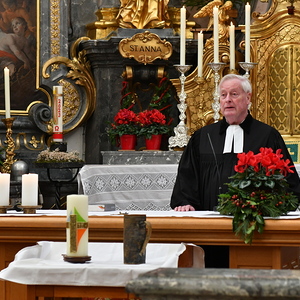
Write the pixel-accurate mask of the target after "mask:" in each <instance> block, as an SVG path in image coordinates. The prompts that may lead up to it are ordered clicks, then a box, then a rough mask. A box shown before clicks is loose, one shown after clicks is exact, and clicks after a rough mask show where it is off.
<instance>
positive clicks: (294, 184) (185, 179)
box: [171, 74, 300, 268]
mask: <svg viewBox="0 0 300 300" xmlns="http://www.w3.org/2000/svg"><path fill="white" fill-rule="evenodd" d="M251 93H252V88H251V84H250V82H249V80H248V79H246V78H245V77H243V76H239V75H235V74H229V75H226V76H224V77H223V78H222V80H221V82H220V85H219V95H220V105H221V112H222V114H223V116H224V118H223V119H222V120H221V121H219V122H217V123H214V124H211V125H208V126H205V127H203V128H201V129H199V130H198V131H196V132H195V133H194V134H193V136H192V137H191V139H190V141H189V143H188V145H187V147H186V149H185V151H184V153H183V154H182V157H181V160H180V163H179V166H178V174H177V178H176V182H175V186H174V189H173V193H172V197H171V207H172V208H173V209H174V210H176V211H193V210H213V209H214V208H215V207H216V206H217V204H218V195H219V194H221V193H225V192H226V191H227V186H226V185H225V184H224V183H227V182H229V181H230V179H229V177H230V176H232V175H233V174H234V173H235V172H234V166H235V164H236V163H237V153H241V152H248V151H250V150H251V151H253V152H254V153H258V152H259V149H260V148H261V147H268V148H272V149H273V150H274V151H275V150H276V149H282V154H283V155H284V157H285V159H287V158H288V159H290V160H291V157H290V155H289V153H288V150H287V148H286V146H285V143H284V141H283V139H282V137H281V135H280V133H279V132H278V131H277V130H276V129H274V128H273V127H271V126H269V125H267V124H264V123H262V122H260V121H258V120H255V119H254V118H253V117H252V116H251V114H250V113H249V111H248V107H249V105H250V101H251ZM291 161H292V160H291ZM287 180H288V183H289V187H290V189H291V190H292V191H293V192H294V193H295V194H296V195H297V196H298V198H300V197H299V196H300V181H299V177H298V174H297V172H295V173H291V174H289V177H288V178H287ZM201 247H202V248H203V249H204V251H205V267H206V268H228V267H229V259H228V257H229V248H228V246H207V245H204V246H201Z"/></svg>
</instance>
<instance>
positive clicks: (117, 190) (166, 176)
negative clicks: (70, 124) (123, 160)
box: [78, 164, 178, 211]
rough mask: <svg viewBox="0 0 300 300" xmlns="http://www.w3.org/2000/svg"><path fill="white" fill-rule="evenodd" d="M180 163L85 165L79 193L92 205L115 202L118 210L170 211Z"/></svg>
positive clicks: (81, 173)
mask: <svg viewBox="0 0 300 300" xmlns="http://www.w3.org/2000/svg"><path fill="white" fill-rule="evenodd" d="M177 168H178V165H177V164H163V165H153V164H151V165H85V166H84V167H83V168H82V169H81V170H80V172H79V180H78V185H79V193H84V194H85V195H88V196H89V204H90V205H97V204H115V205H116V210H148V211H149V210H156V211H158V210H164V211H165V210H170V209H171V208H170V198H171V193H172V190H173V186H174V183H175V179H176V175H177Z"/></svg>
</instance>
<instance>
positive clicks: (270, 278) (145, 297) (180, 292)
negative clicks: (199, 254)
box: [126, 268, 300, 300]
mask: <svg viewBox="0 0 300 300" xmlns="http://www.w3.org/2000/svg"><path fill="white" fill-rule="evenodd" d="M126 290H127V291H128V292H130V293H134V294H135V295H136V296H138V297H140V298H141V299H142V300H154V299H155V300H179V299H180V300H181V299H184V300H198V299H205V300H220V299H221V300H227V299H230V300H232V299H234V300H245V299H255V300H266V299H268V300H269V299H272V300H277V299H278V300H279V299H280V300H282V299H285V300H290V299H300V271H299V270H298V271H297V270H274V269H273V270H259V269H258V270H254V269H192V268H189V269H188V268H182V269H181V268H180V269H178V268H174V269H157V270H154V271H151V272H148V273H145V274H143V275H140V276H139V277H138V278H137V279H135V280H132V281H130V282H129V283H128V284H127V285H126Z"/></svg>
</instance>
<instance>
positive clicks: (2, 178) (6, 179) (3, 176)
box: [0, 173, 10, 206]
mask: <svg viewBox="0 0 300 300" xmlns="http://www.w3.org/2000/svg"><path fill="white" fill-rule="evenodd" d="M0 191H1V197H0V206H8V205H9V191H10V174H7V173H0Z"/></svg>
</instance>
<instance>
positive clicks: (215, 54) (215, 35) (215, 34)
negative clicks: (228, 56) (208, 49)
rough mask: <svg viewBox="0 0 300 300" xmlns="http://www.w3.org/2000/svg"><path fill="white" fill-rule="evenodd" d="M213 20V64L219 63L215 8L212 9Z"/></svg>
mask: <svg viewBox="0 0 300 300" xmlns="http://www.w3.org/2000/svg"><path fill="white" fill-rule="evenodd" d="M213 18H214V34H213V37H214V62H215V63H218V62H219V9H218V8H217V7H216V6H215V7H214V8H213Z"/></svg>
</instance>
